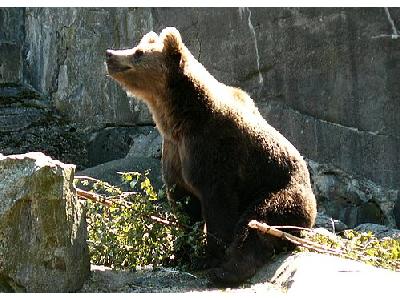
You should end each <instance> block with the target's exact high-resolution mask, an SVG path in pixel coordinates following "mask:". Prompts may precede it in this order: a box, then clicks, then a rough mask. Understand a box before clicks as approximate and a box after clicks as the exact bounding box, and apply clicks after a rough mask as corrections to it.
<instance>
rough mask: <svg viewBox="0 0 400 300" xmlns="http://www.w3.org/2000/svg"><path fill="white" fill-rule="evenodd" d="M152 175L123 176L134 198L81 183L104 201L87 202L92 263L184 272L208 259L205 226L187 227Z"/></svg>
mask: <svg viewBox="0 0 400 300" xmlns="http://www.w3.org/2000/svg"><path fill="white" fill-rule="evenodd" d="M147 175H148V173H144V174H141V173H137V172H127V173H121V176H122V179H123V181H124V182H125V183H129V186H130V187H131V189H132V191H130V192H122V191H121V189H120V188H118V187H115V186H112V185H110V184H108V183H106V182H103V181H99V180H80V184H81V185H84V186H85V190H89V189H90V190H91V191H92V192H95V193H96V194H97V195H102V197H101V199H99V200H100V201H92V200H87V223H88V239H89V240H88V242H89V251H90V256H91V263H93V264H97V265H106V266H109V267H112V268H114V269H136V268H138V267H144V266H149V265H151V266H153V267H157V266H160V265H164V266H166V265H170V266H171V265H173V266H178V267H181V268H184V267H192V266H193V265H195V264H196V263H197V261H198V260H199V259H201V258H202V256H203V255H204V243H205V239H204V233H203V232H202V230H200V228H201V227H202V224H195V225H194V226H192V227H190V226H188V225H187V224H188V220H187V217H186V216H185V215H184V214H183V213H181V211H180V206H179V205H171V204H170V203H169V202H168V201H167V200H166V197H165V190H163V189H162V190H160V191H159V192H158V193H156V192H155V190H154V188H153V186H152V185H151V182H150V180H149V178H148V176H147ZM189 253H190V254H189Z"/></svg>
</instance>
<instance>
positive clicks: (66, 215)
mask: <svg viewBox="0 0 400 300" xmlns="http://www.w3.org/2000/svg"><path fill="white" fill-rule="evenodd" d="M74 173H75V167H74V166H73V165H65V164H63V163H61V162H59V161H55V160H51V159H50V158H49V157H47V156H45V155H44V154H42V153H28V154H24V155H10V156H3V155H1V156H0V290H3V291H26V292H72V291H76V290H78V289H80V288H81V287H82V285H83V282H84V280H85V279H87V277H88V276H89V272H90V263H89V255H88V247H87V244H86V238H87V232H86V220H85V214H84V210H83V206H82V205H81V204H80V203H79V202H78V201H77V199H76V196H75V193H74V189H75V188H74V186H73V178H74Z"/></svg>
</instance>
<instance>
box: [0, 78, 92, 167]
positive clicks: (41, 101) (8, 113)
mask: <svg viewBox="0 0 400 300" xmlns="http://www.w3.org/2000/svg"><path fill="white" fill-rule="evenodd" d="M32 151H40V152H43V153H45V154H46V155H49V156H51V157H52V158H53V159H59V160H62V161H63V162H66V163H74V164H76V165H77V167H78V169H82V168H83V167H84V166H86V164H87V150H86V135H85V134H84V133H82V132H78V131H77V130H76V126H75V125H73V124H70V123H67V122H66V120H65V118H63V116H62V115H60V113H59V112H57V111H56V110H55V109H54V108H53V107H52V105H51V102H50V101H49V100H48V99H45V98H43V97H42V96H41V95H39V94H38V93H37V92H36V91H34V90H32V89H31V88H29V87H27V86H24V85H18V84H4V85H2V86H0V152H2V153H4V154H20V153H26V152H32Z"/></svg>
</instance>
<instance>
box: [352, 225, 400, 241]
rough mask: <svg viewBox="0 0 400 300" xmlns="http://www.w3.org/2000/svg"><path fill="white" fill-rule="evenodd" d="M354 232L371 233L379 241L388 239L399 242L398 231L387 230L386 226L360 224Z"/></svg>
mask: <svg viewBox="0 0 400 300" xmlns="http://www.w3.org/2000/svg"><path fill="white" fill-rule="evenodd" d="M354 230H356V231H360V232H368V231H371V232H372V233H373V234H374V235H375V236H376V237H377V238H379V239H382V238H385V237H389V238H392V239H395V240H400V230H398V229H393V228H389V227H387V226H384V225H380V224H372V223H365V224H360V225H358V226H357V227H356V228H354Z"/></svg>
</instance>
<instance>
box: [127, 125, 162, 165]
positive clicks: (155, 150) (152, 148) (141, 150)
mask: <svg viewBox="0 0 400 300" xmlns="http://www.w3.org/2000/svg"><path fill="white" fill-rule="evenodd" d="M161 153H162V138H161V135H160V133H159V132H158V130H157V129H156V128H152V129H151V130H150V131H149V132H148V133H144V134H140V135H138V136H136V137H135V139H134V142H133V145H132V147H131V148H130V149H129V152H128V154H127V157H143V156H144V157H153V158H157V159H161Z"/></svg>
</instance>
